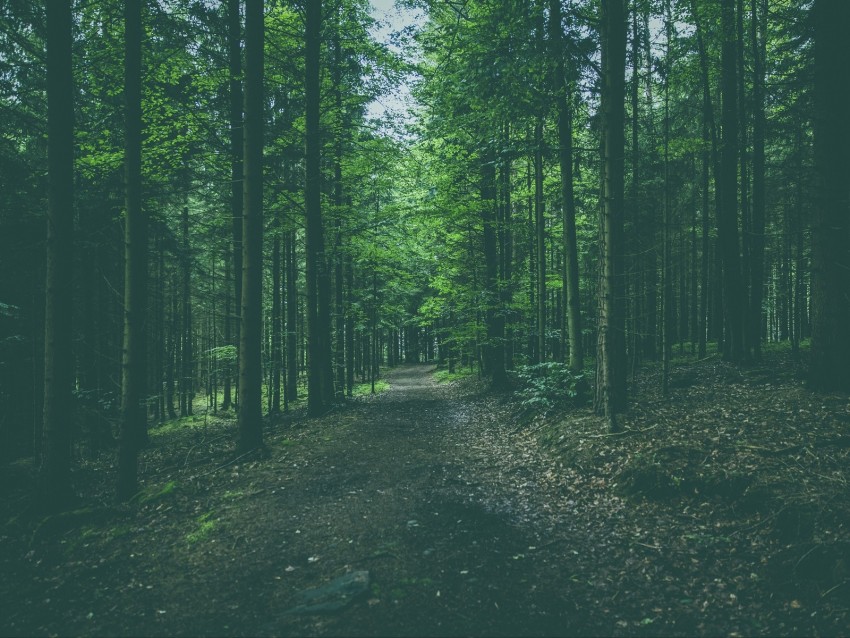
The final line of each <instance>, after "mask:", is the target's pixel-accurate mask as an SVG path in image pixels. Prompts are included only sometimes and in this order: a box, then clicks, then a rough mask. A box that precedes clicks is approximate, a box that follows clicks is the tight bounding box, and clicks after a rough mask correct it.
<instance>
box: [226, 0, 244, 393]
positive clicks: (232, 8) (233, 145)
mask: <svg viewBox="0 0 850 638" xmlns="http://www.w3.org/2000/svg"><path fill="white" fill-rule="evenodd" d="M240 4H241V3H240V0H227V60H228V67H229V75H230V211H231V216H232V228H233V243H232V255H233V257H232V259H233V274H232V277H233V300H234V302H233V308H234V312H235V314H234V315H233V316H231V314H230V313H229V312H228V313H227V314H226V315H225V324H224V326H225V327H224V331H225V339H227V340H228V341H227V342H228V343H231V344H232V345H233V346H234V347H235V348H236V350H237V354H236V358H237V366H236V367H237V374H238V367H239V366H238V360H239V354H238V351H239V341H240V339H239V313H240V312H241V308H242V197H243V195H242V189H243V186H242V154H243V152H244V148H243V145H244V131H243V129H242V106H243V104H242V100H243V96H242V19H241V17H240V15H239V6H240ZM231 322H232V328H233V329H232V330H231ZM231 333H232V334H231ZM232 372H233V371H230V374H228V375H227V377H226V379H225V383H224V398H223V400H222V406H221V407H222V408H223V409H225V410H227V409H228V408H230V406H231V405H232V404H233V403H234V401H233V398H232V397H231V378H232Z"/></svg>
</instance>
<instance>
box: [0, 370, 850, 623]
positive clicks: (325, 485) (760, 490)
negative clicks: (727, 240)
mask: <svg viewBox="0 0 850 638" xmlns="http://www.w3.org/2000/svg"><path fill="white" fill-rule="evenodd" d="M432 369H433V368H432V367H428V366H404V367H401V368H398V369H395V370H393V371H391V372H390V373H389V375H388V378H387V380H388V382H389V388H388V389H387V390H386V391H385V392H383V393H381V394H379V395H376V396H374V397H368V396H366V397H361V398H359V399H357V400H355V401H353V402H351V403H350V404H349V405H348V406H346V407H345V408H341V409H338V410H335V411H333V412H331V413H329V414H327V415H326V416H324V417H322V418H319V419H309V420H308V419H306V418H305V417H304V415H303V413H301V412H298V411H295V412H293V413H291V414H290V415H288V416H286V417H285V418H281V419H279V420H276V421H275V422H274V423H268V424H267V426H266V440H267V444H268V450H267V453H266V454H262V455H255V456H251V457H243V458H239V459H234V458H233V456H232V449H233V440H232V438H233V422H232V420H230V419H227V418H216V419H200V420H198V421H197V422H196V423H195V425H196V426H197V427H181V428H174V427H170V428H162V429H160V430H159V431H157V432H156V433H155V434H154V436H153V437H152V445H151V446H150V448H149V449H147V450H146V451H145V453H144V455H143V458H142V465H141V475H142V479H143V484H144V485H145V489H144V491H143V492H142V493H141V494H140V495H139V497H138V498H137V499H136V500H135V502H133V503H132V504H130V505H127V506H121V507H116V506H114V505H112V504H111V488H112V485H113V484H114V469H113V468H112V466H111V456H110V455H107V454H104V455H102V456H93V457H92V458H89V459H88V460H86V461H85V462H84V463H83V464H82V466H81V467H80V469H78V470H77V471H76V472H75V484H76V487H77V489H78V491H79V492H80V493H82V494H85V495H86V496H85V499H84V500H83V502H82V503H81V505H80V508H79V509H77V510H75V511H73V512H71V513H68V514H65V515H62V516H58V517H52V518H48V519H42V518H39V517H38V516H35V515H33V514H31V513H29V510H28V509H27V507H26V503H27V498H26V491H25V488H26V486H27V485H28V484H29V483H30V481H31V469H30V468H29V467H28V466H27V464H25V463H16V464H13V465H12V466H8V467H5V468H3V469H2V472H3V476H2V477H0V479H2V481H3V483H2V485H3V494H2V500H0V508H2V509H0V515H2V519H0V525H2V527H0V600H2V607H0V635H4V636H6V635H9V636H20V635H59V634H62V635H64V634H79V635H133V636H138V635H234V636H253V635H344V636H353V635H389V636H395V635H398V636H455V635H504V636H509V635H510V636H513V635H615V636H617V635H630V636H639V635H712V636H714V635H847V634H848V632H850V602H848V601H850V578H848V577H850V573H849V572H850V569H848V568H850V565H848V564H847V560H848V558H847V557H850V501H848V484H847V481H848V468H850V398H848V396H846V395H814V394H812V393H811V392H809V391H808V390H807V389H806V388H805V386H804V385H803V383H802V381H801V375H800V369H799V366H798V365H797V364H796V363H794V362H793V361H792V360H791V359H790V357H789V356H787V355H784V354H778V353H773V354H769V355H768V356H767V357H766V359H765V361H764V363H763V365H761V366H759V367H752V368H746V369H738V368H734V367H731V366H728V365H726V364H723V363H720V362H719V361H718V360H716V359H709V360H705V361H701V362H697V363H688V364H682V365H680V366H678V367H677V368H676V369H675V374H674V378H673V386H674V387H673V389H672V390H671V394H670V396H669V397H668V398H665V399H663V398H662V397H660V395H659V393H658V390H657V388H658V385H659V383H658V378H657V376H656V375H655V373H653V372H651V371H648V372H645V373H643V374H641V375H639V376H638V378H637V380H636V383H635V384H634V386H635V387H634V388H633V389H634V391H635V392H634V394H635V396H636V397H639V399H638V400H637V401H635V402H634V404H633V406H632V408H631V411H630V412H629V414H628V416H626V417H625V418H624V419H623V422H622V425H623V426H624V428H625V431H624V432H623V433H621V434H617V435H609V434H608V433H607V430H606V429H605V426H604V424H603V422H602V420H601V419H600V418H598V417H596V416H594V415H592V414H591V413H590V411H589V410H586V409H581V410H574V411H571V412H569V413H562V414H559V415H557V416H554V415H550V416H549V417H548V418H537V419H528V418H527V417H526V418H520V416H519V413H518V411H517V409H516V406H515V403H513V402H511V401H510V400H508V398H506V397H500V396H497V395H493V394H490V393H488V392H487V391H486V389H485V388H483V386H482V385H481V384H480V383H478V382H477V381H475V380H474V379H468V380H463V381H456V382H453V383H449V384H437V383H435V381H434V380H433V377H432V375H431V374H430V372H431V370H432ZM364 571H368V573H369V585H368V589H367V591H365V592H364V593H363V595H362V596H359V597H358V598H356V599H355V600H354V601H353V602H352V603H351V604H350V605H348V606H346V607H345V608H344V609H342V610H340V611H337V612H335V613H313V614H309V613H307V614H305V613H293V609H294V608H296V606H297V603H298V601H299V600H303V597H300V596H301V594H300V592H304V591H305V590H309V589H311V588H315V587H319V586H322V585H323V584H326V583H329V582H332V581H333V580H334V579H336V578H337V577H339V576H342V575H344V574H347V573H351V572H364ZM295 611H296V612H297V611H298V610H297V609H295Z"/></svg>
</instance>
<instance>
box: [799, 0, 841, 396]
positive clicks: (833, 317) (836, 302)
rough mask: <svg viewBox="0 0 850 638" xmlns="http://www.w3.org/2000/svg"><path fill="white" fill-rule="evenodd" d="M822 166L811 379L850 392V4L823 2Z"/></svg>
mask: <svg viewBox="0 0 850 638" xmlns="http://www.w3.org/2000/svg"><path fill="white" fill-rule="evenodd" d="M813 10H814V25H815V122H814V124H815V170H816V175H817V190H816V194H817V204H816V206H815V214H814V219H813V220H812V291H811V295H812V297H811V304H812V353H811V364H810V371H809V379H810V381H811V384H812V385H813V386H814V387H816V388H819V389H824V390H839V391H847V390H850V365H848V361H850V330H848V329H847V318H848V317H850V275H848V269H850V189H848V179H847V177H848V175H850V119H848V118H847V103H846V100H845V99H844V96H843V91H842V89H841V87H845V86H847V84H848V80H850V78H848V72H850V53H848V52H849V51H850V49H848V47H847V41H846V35H847V32H848V29H850V3H847V2H845V1H844V0H816V1H815V5H814V9H813Z"/></svg>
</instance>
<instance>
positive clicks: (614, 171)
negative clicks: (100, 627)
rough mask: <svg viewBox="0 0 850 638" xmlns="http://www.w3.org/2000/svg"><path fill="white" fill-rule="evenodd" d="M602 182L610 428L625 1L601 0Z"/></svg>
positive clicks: (616, 374)
mask: <svg viewBox="0 0 850 638" xmlns="http://www.w3.org/2000/svg"><path fill="white" fill-rule="evenodd" d="M602 42H603V47H602V74H603V76H602V127H603V185H602V207H601V211H600V213H601V219H600V231H601V237H600V245H601V251H602V255H601V256H602V260H601V276H600V290H599V328H598V336H597V338H598V342H597V348H598V350H597V383H596V400H595V402H594V404H595V408H596V410H597V412H600V413H604V414H605V415H606V416H607V417H608V419H609V422H610V426H611V429H612V430H617V428H618V426H617V421H616V416H615V415H616V414H617V413H618V412H622V411H623V410H625V408H626V342H625V327H626V325H625V324H626V321H625V313H624V312H623V283H624V282H623V279H624V278H623V200H624V157H623V156H624V152H625V84H626V81H625V76H626V7H625V0H602Z"/></svg>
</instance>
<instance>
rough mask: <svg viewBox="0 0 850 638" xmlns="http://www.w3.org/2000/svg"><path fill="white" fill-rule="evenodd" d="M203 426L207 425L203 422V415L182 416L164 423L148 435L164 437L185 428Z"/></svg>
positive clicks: (152, 429) (151, 430) (149, 431)
mask: <svg viewBox="0 0 850 638" xmlns="http://www.w3.org/2000/svg"><path fill="white" fill-rule="evenodd" d="M205 424H207V422H206V421H205V417H204V415H203V414H193V415H192V416H184V417H180V418H179V419H174V420H172V421H166V422H165V423H162V424H161V425H158V426H156V427H155V428H151V429H150V430H148V434H149V435H150V436H153V437H158V436H165V435H168V434H174V433H175V432H179V431H180V430H184V429H186V428H201V427H204V425H205Z"/></svg>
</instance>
